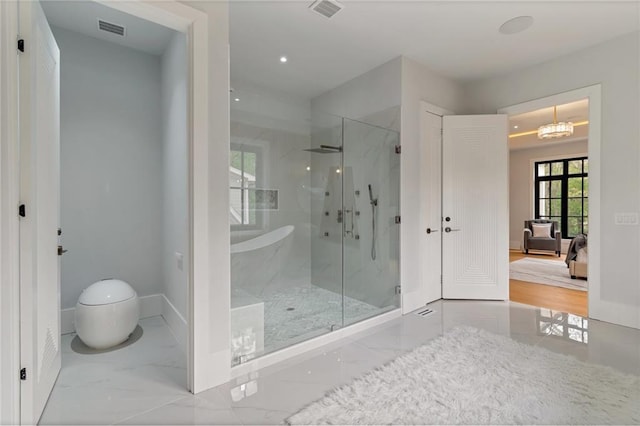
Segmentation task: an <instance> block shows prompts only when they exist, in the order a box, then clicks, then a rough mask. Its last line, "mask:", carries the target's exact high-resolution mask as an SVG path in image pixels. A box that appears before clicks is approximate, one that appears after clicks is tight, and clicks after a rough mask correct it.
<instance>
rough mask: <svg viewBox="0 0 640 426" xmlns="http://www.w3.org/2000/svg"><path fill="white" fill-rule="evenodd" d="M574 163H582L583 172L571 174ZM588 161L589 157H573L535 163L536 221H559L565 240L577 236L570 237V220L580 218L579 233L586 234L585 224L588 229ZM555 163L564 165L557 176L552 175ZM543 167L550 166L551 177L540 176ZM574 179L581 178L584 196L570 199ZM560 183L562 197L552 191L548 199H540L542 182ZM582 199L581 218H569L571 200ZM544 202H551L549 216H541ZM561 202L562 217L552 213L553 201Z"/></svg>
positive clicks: (573, 216)
mask: <svg viewBox="0 0 640 426" xmlns="http://www.w3.org/2000/svg"><path fill="white" fill-rule="evenodd" d="M572 161H581V166H582V167H581V169H582V172H581V173H569V163H570V162H572ZM585 161H586V162H587V167H586V168H587V171H585ZM588 161H589V157H587V156H583V157H572V158H562V159H556V160H545V161H536V162H535V163H534V169H535V172H534V173H535V175H534V176H535V179H534V185H535V195H534V205H535V217H536V219H548V220H558V221H559V222H560V231H561V232H562V238H565V239H570V238H573V237H575V235H570V234H569V218H579V219H580V232H579V233H583V234H586V232H585V222H586V223H587V227H588V218H589V215H588V213H587V214H585V211H587V212H588V208H585V207H588V202H589V194H588V190H587V191H586V192H587V193H586V195H585V178H587V179H588V177H589V172H588ZM555 163H562V173H560V174H556V175H553V174H552V170H553V166H552V164H555ZM543 165H548V169H549V175H548V176H540V166H543ZM572 178H579V179H581V181H582V191H581V193H582V196H581V197H569V180H570V179H572ZM554 181H556V182H560V188H561V189H560V196H559V197H556V196H555V194H553V191H551V192H552V193H551V194H548V196H547V197H543V198H540V183H542V182H554ZM551 185H552V184H551V183H550V184H549V186H550V187H551ZM570 198H571V199H578V198H579V199H580V200H581V202H582V209H581V215H580V216H575V215H572V216H569V199H570ZM541 199H542V200H548V201H549V212H548V213H549V214H546V213H547V212H544V213H545V214H541V212H540V201H541ZM558 199H559V200H560V215H552V213H553V212H552V211H551V200H558Z"/></svg>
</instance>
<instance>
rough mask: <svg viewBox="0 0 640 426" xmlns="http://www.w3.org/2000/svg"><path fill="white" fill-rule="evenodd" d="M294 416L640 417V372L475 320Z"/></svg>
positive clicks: (322, 419)
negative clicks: (479, 325) (526, 340)
mask: <svg viewBox="0 0 640 426" xmlns="http://www.w3.org/2000/svg"><path fill="white" fill-rule="evenodd" d="M287 422H288V423H289V424H294V425H297V424H342V425H359V424H523V423H524V424H638V423H640V377H638V376H634V375H628V374H623V373H621V372H618V371H616V370H614V369H612V368H609V367H604V366H600V365H595V364H588V363H585V362H582V361H579V360H577V359H575V358H573V357H570V356H567V355H561V354H557V353H554V352H550V351H548V350H546V349H542V348H539V347H535V346H530V345H526V344H523V343H519V342H516V341H514V340H512V339H510V338H508V337H504V336H498V335H495V334H492V333H489V332H487V331H483V330H477V329H475V328H471V327H461V328H456V329H453V330H452V331H450V332H447V333H445V335H444V336H441V337H439V338H437V339H435V340H434V341H432V342H430V343H428V344H426V345H424V346H421V347H419V348H417V349H415V350H413V351H411V352H409V353H407V354H405V355H402V356H400V357H399V358H397V359H395V360H394V361H392V362H391V363H389V364H387V365H386V366H384V367H381V368H380V369H377V370H374V371H372V372H370V373H368V374H366V375H365V376H363V377H361V378H359V379H356V380H355V381H354V382H353V383H351V384H350V385H346V386H343V387H340V388H338V389H336V390H333V391H331V392H330V393H329V394H327V395H326V396H325V397H324V398H322V399H320V400H318V401H316V402H314V403H312V404H311V405H309V406H307V407H306V408H304V409H303V410H301V411H300V412H298V413H297V414H294V415H293V416H291V417H289V418H288V419H287Z"/></svg>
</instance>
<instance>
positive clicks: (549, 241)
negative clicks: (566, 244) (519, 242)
mask: <svg viewBox="0 0 640 426" xmlns="http://www.w3.org/2000/svg"><path fill="white" fill-rule="evenodd" d="M546 223H550V224H551V229H550V233H549V236H541V237H534V232H533V226H532V225H534V224H535V225H541V224H546ZM561 247H562V232H561V231H560V229H558V222H556V221H555V220H546V219H534V220H525V221H524V252H525V253H529V250H530V249H533V250H549V251H554V252H555V253H556V255H558V257H560V248H561Z"/></svg>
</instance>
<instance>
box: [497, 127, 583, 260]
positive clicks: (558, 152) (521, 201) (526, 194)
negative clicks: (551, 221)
mask: <svg viewBox="0 0 640 426" xmlns="http://www.w3.org/2000/svg"><path fill="white" fill-rule="evenodd" d="M587 153H588V147H587V140H586V139H585V140H579V141H574V142H569V143H563V144H557V145H549V146H542V147H539V148H528V149H518V150H511V151H509V248H510V249H514V250H517V249H520V248H521V245H522V238H523V229H524V221H525V220H531V219H533V218H534V216H533V207H534V205H533V197H534V192H533V176H534V169H533V163H532V162H536V161H542V160H551V159H558V158H570V157H577V156H580V155H584V154H587Z"/></svg>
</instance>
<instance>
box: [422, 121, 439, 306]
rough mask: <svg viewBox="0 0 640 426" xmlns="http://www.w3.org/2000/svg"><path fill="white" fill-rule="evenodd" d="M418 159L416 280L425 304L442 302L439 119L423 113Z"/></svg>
mask: <svg viewBox="0 0 640 426" xmlns="http://www.w3.org/2000/svg"><path fill="white" fill-rule="evenodd" d="M421 125H422V132H423V134H424V137H423V138H422V143H423V144H424V145H423V147H422V155H423V156H424V157H423V158H422V160H421V161H420V164H424V165H428V167H421V168H420V182H422V185H424V189H425V192H424V193H423V194H422V196H421V197H420V199H421V206H420V212H421V215H420V224H421V226H420V232H421V233H422V237H421V238H420V246H421V247H420V253H421V255H422V256H423V258H422V259H421V262H420V280H421V282H422V283H424V284H423V286H424V287H425V292H426V293H425V297H426V300H425V301H424V302H425V303H430V302H433V301H434V300H438V299H441V298H442V285H441V282H440V278H441V275H442V232H441V229H440V228H441V217H442V212H441V205H440V203H441V199H442V116H441V115H437V114H434V113H431V112H425V113H424V116H423V118H422V120H421Z"/></svg>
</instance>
